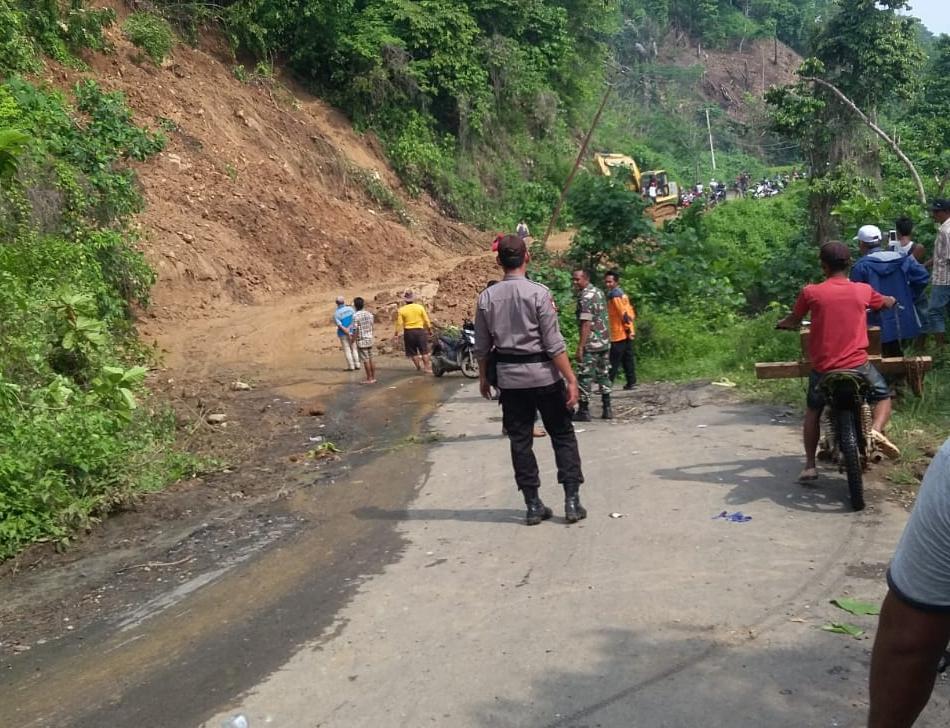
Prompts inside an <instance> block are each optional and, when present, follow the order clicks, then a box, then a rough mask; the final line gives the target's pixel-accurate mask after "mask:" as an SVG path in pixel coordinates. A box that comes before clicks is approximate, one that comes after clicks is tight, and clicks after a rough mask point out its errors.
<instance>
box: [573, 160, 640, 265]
mask: <svg viewBox="0 0 950 728" xmlns="http://www.w3.org/2000/svg"><path fill="white" fill-rule="evenodd" d="M568 202H569V204H570V206H571V213H572V217H573V219H574V223H575V224H576V225H577V228H578V233H577V235H576V236H575V237H574V240H573V242H572V244H571V251H570V255H571V257H572V258H573V259H574V260H575V262H576V263H577V264H579V265H582V266H584V267H585V268H586V269H588V270H591V271H593V270H596V269H597V268H598V267H600V266H601V265H603V264H605V263H608V262H609V263H611V264H614V265H620V266H624V265H626V264H627V263H629V262H630V261H631V260H632V259H633V256H634V251H635V248H636V242H637V239H638V238H642V237H643V236H644V235H648V234H650V233H652V232H654V230H653V227H652V226H651V225H650V224H649V223H648V222H647V220H646V218H645V217H644V210H645V208H646V203H645V202H644V201H643V200H642V199H641V198H640V195H638V194H637V193H636V192H633V191H632V190H630V189H629V188H628V187H627V185H626V183H625V181H624V180H623V179H621V178H620V177H619V176H616V177H600V176H594V175H590V174H588V175H584V176H582V177H580V178H579V179H578V180H577V182H576V183H575V184H574V187H573V188H572V189H571V192H570V194H569V195H568Z"/></svg>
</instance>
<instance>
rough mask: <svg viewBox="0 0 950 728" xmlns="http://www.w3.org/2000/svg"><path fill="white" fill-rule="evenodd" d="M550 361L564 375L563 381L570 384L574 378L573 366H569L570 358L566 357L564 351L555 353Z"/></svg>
mask: <svg viewBox="0 0 950 728" xmlns="http://www.w3.org/2000/svg"><path fill="white" fill-rule="evenodd" d="M551 362H552V363H553V364H554V366H556V367H557V370H558V371H559V372H560V373H561V376H562V377H564V381H565V382H567V383H568V384H570V383H571V382H574V381H575V380H576V377H575V376H574V368H573V367H572V366H571V360H570V358H569V357H568V355H567V352H566V351H562V352H561V353H560V354H555V355H554V356H553V357H552V358H551Z"/></svg>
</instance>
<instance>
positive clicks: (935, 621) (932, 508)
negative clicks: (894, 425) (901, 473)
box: [868, 440, 950, 728]
mask: <svg viewBox="0 0 950 728" xmlns="http://www.w3.org/2000/svg"><path fill="white" fill-rule="evenodd" d="M887 584H888V586H889V587H890V588H889V591H888V593H887V596H886V597H885V598H884V604H883V605H882V606H881V619H880V622H879V623H878V629H877V636H876V637H875V639H874V651H873V652H872V654H871V712H870V716H869V718H868V726H869V728H910V726H912V725H913V724H914V721H916V720H917V716H919V715H920V712H921V711H922V710H923V709H924V706H925V705H927V701H928V700H930V693H931V692H932V691H933V687H934V679H935V678H936V677H937V665H938V663H939V661H940V657H941V655H942V654H943V652H944V650H946V649H947V642H948V641H950V440H947V441H946V442H944V444H943V447H942V448H940V451H939V452H938V453H937V456H936V457H935V458H934V459H933V462H931V463H930V467H929V468H927V473H926V475H924V482H923V484H922V485H921V487H920V493H919V494H918V495H917V503H916V505H915V506H914V512H913V513H911V516H910V520H909V521H908V522H907V527H906V528H905V529H904V535H903V536H901V540H900V542H899V543H898V544H897V551H896V552H895V553H894V559H893V560H892V561H891V566H890V568H889V569H888V572H887Z"/></svg>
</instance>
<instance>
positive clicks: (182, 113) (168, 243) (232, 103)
mask: <svg viewBox="0 0 950 728" xmlns="http://www.w3.org/2000/svg"><path fill="white" fill-rule="evenodd" d="M113 7H115V9H116V11H117V12H118V14H119V17H120V20H119V23H118V24H117V25H116V27H114V28H113V29H111V31H110V39H111V41H112V43H113V44H114V46H115V52H114V53H112V54H108V55H99V54H96V55H92V56H90V57H89V58H88V59H87V61H88V63H89V65H90V67H91V70H92V73H93V75H94V76H95V78H96V79H97V80H98V81H99V82H100V83H101V84H102V85H103V86H104V87H106V88H108V89H117V90H120V91H122V92H123V93H124V94H125V95H126V97H127V99H128V102H129V105H130V106H131V107H132V109H133V111H134V112H135V114H136V116H137V118H138V119H139V121H140V122H142V123H145V124H148V125H149V126H152V127H153V128H154V127H156V126H161V127H163V128H164V129H165V130H166V131H165V133H166V134H167V136H168V138H169V143H168V146H167V148H166V150H165V151H164V152H163V153H162V154H160V155H159V156H158V158H157V159H153V160H151V161H149V162H148V163H146V164H143V165H141V166H140V168H139V170H138V171H139V176H140V179H141V181H142V186H143V189H144V193H145V197H146V200H147V203H148V207H147V209H146V211H145V212H144V213H143V214H142V215H141V216H140V219H139V222H140V224H141V230H142V234H143V248H144V250H145V252H146V254H147V255H148V257H149V259H150V260H151V262H152V263H153V265H154V266H155V268H156V270H157V272H158V283H157V285H156V287H155V290H154V297H153V300H154V304H155V306H154V313H155V314H156V315H158V316H159V317H160V318H163V319H167V318H186V317H187V318H191V317H194V316H195V315H196V314H197V313H199V311H197V310H196V309H199V310H200V309H208V308H219V307H221V306H222V305H225V306H226V305H227V304H231V303H235V302H238V303H252V302H257V301H262V300H267V299H273V298H274V297H276V296H278V295H284V294H287V293H292V292H298V291H301V290H304V289H308V288H312V287H314V286H317V287H320V288H331V287H334V286H346V285H347V284H350V283H354V282H356V283H361V282H373V281H381V280H386V279H389V278H393V277H399V278H402V277H405V276H412V275H414V274H415V275H426V276H427V275H428V273H429V271H430V268H431V267H432V266H433V265H435V266H436V267H438V265H439V263H440V262H441V261H442V260H443V259H444V258H447V257H449V258H451V257H458V256H459V255H460V254H464V253H466V252H470V251H473V250H474V249H475V247H474V246H475V245H476V244H475V243H474V242H473V241H475V240H476V239H477V233H476V232H475V231H473V230H471V229H468V228H465V227H463V226H461V225H458V224H455V223H453V222H450V221H447V220H446V219H444V218H443V217H441V215H440V214H439V212H438V210H436V209H433V208H434V206H432V205H430V204H427V203H426V201H425V200H422V201H412V200H408V199H406V197H405V195H403V194H402V192H401V190H400V187H399V182H398V180H397V178H396V176H395V174H393V172H392V171H391V170H390V169H389V167H388V166H387V164H386V162H385V161H384V159H383V158H382V156H381V155H380V153H379V152H378V144H377V143H376V142H375V139H374V138H373V137H372V136H366V137H363V136H360V135H358V134H357V133H355V132H354V131H353V130H352V128H351V127H350V125H349V123H348V122H347V120H346V119H345V118H344V117H343V116H342V115H341V114H340V113H339V112H337V111H335V110H334V109H333V108H331V107H329V106H328V105H327V104H326V103H324V102H322V101H320V100H318V99H316V98H314V97H312V96H310V95H308V94H306V93H305V92H303V91H302V90H300V89H298V88H291V87H290V86H288V85H287V84H282V83H276V82H272V81H260V82H250V83H248V82H242V81H239V80H238V79H237V78H236V77H235V75H234V72H233V63H232V62H231V61H229V59H228V56H227V53H226V52H225V51H223V50H222V49H219V48H217V47H216V41H215V40H214V39H208V40H207V42H206V43H205V44H204V45H203V47H202V48H198V49H195V48H190V47H187V46H185V45H179V46H178V47H177V48H176V49H175V51H174V53H173V56H172V57H171V58H170V59H169V60H168V61H167V62H166V63H165V64H164V65H163V67H161V68H159V67H155V66H154V65H152V64H150V63H149V62H148V61H145V60H142V59H141V53H140V52H139V51H138V50H137V49H136V48H134V47H133V46H132V45H131V44H130V43H129V42H128V41H126V40H125V39H124V38H123V36H122V34H121V31H120V30H119V27H120V26H121V20H122V18H123V16H124V14H125V13H126V12H127V11H126V9H125V7H124V6H123V5H122V4H121V3H115V4H113ZM80 75H81V74H80V73H77V72H75V71H71V70H69V69H62V68H57V69H55V71H54V72H53V75H52V79H51V80H53V82H54V83H56V84H58V85H66V84H72V83H73V82H74V81H75V80H77V79H78V77H79V76H80ZM372 186H377V187H379V186H384V187H385V188H388V189H389V190H390V191H391V192H392V195H393V199H394V200H395V201H396V202H395V208H396V209H392V208H393V206H392V205H390V206H389V207H390V209H386V208H384V207H383V206H382V205H380V204H379V203H377V202H374V201H373V200H372V199H371V197H370V196H369V195H368V194H367V188H368V187H372ZM407 220H408V222H407Z"/></svg>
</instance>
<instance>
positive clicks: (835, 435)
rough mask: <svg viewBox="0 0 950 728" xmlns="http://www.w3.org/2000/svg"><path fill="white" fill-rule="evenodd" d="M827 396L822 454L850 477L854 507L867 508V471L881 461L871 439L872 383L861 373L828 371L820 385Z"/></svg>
mask: <svg viewBox="0 0 950 728" xmlns="http://www.w3.org/2000/svg"><path fill="white" fill-rule="evenodd" d="M818 388H819V390H820V391H821V393H822V394H823V395H824V397H825V402H826V403H827V404H826V406H825V411H824V412H823V413H822V427H821V430H822V433H823V435H822V442H821V443H820V445H819V452H820V454H822V455H823V456H824V457H825V458H827V459H829V460H831V461H832V462H834V463H837V464H838V469H839V472H841V471H843V472H844V473H845V474H846V475H847V478H848V494H849V495H850V497H851V508H852V509H854V510H855V511H860V510H863V509H864V471H865V470H867V468H868V465H869V463H871V462H877V461H879V460H880V459H881V457H882V456H881V453H879V452H877V451H876V450H875V448H874V444H873V440H872V439H871V421H872V420H871V406H870V405H869V404H868V398H867V396H868V392H869V390H870V384H869V383H868V381H867V379H865V378H864V376H863V375H862V374H861V372H859V371H855V370H852V369H841V370H837V371H832V372H828V373H827V374H825V375H824V376H823V377H822V379H821V381H820V382H819V384H818Z"/></svg>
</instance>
